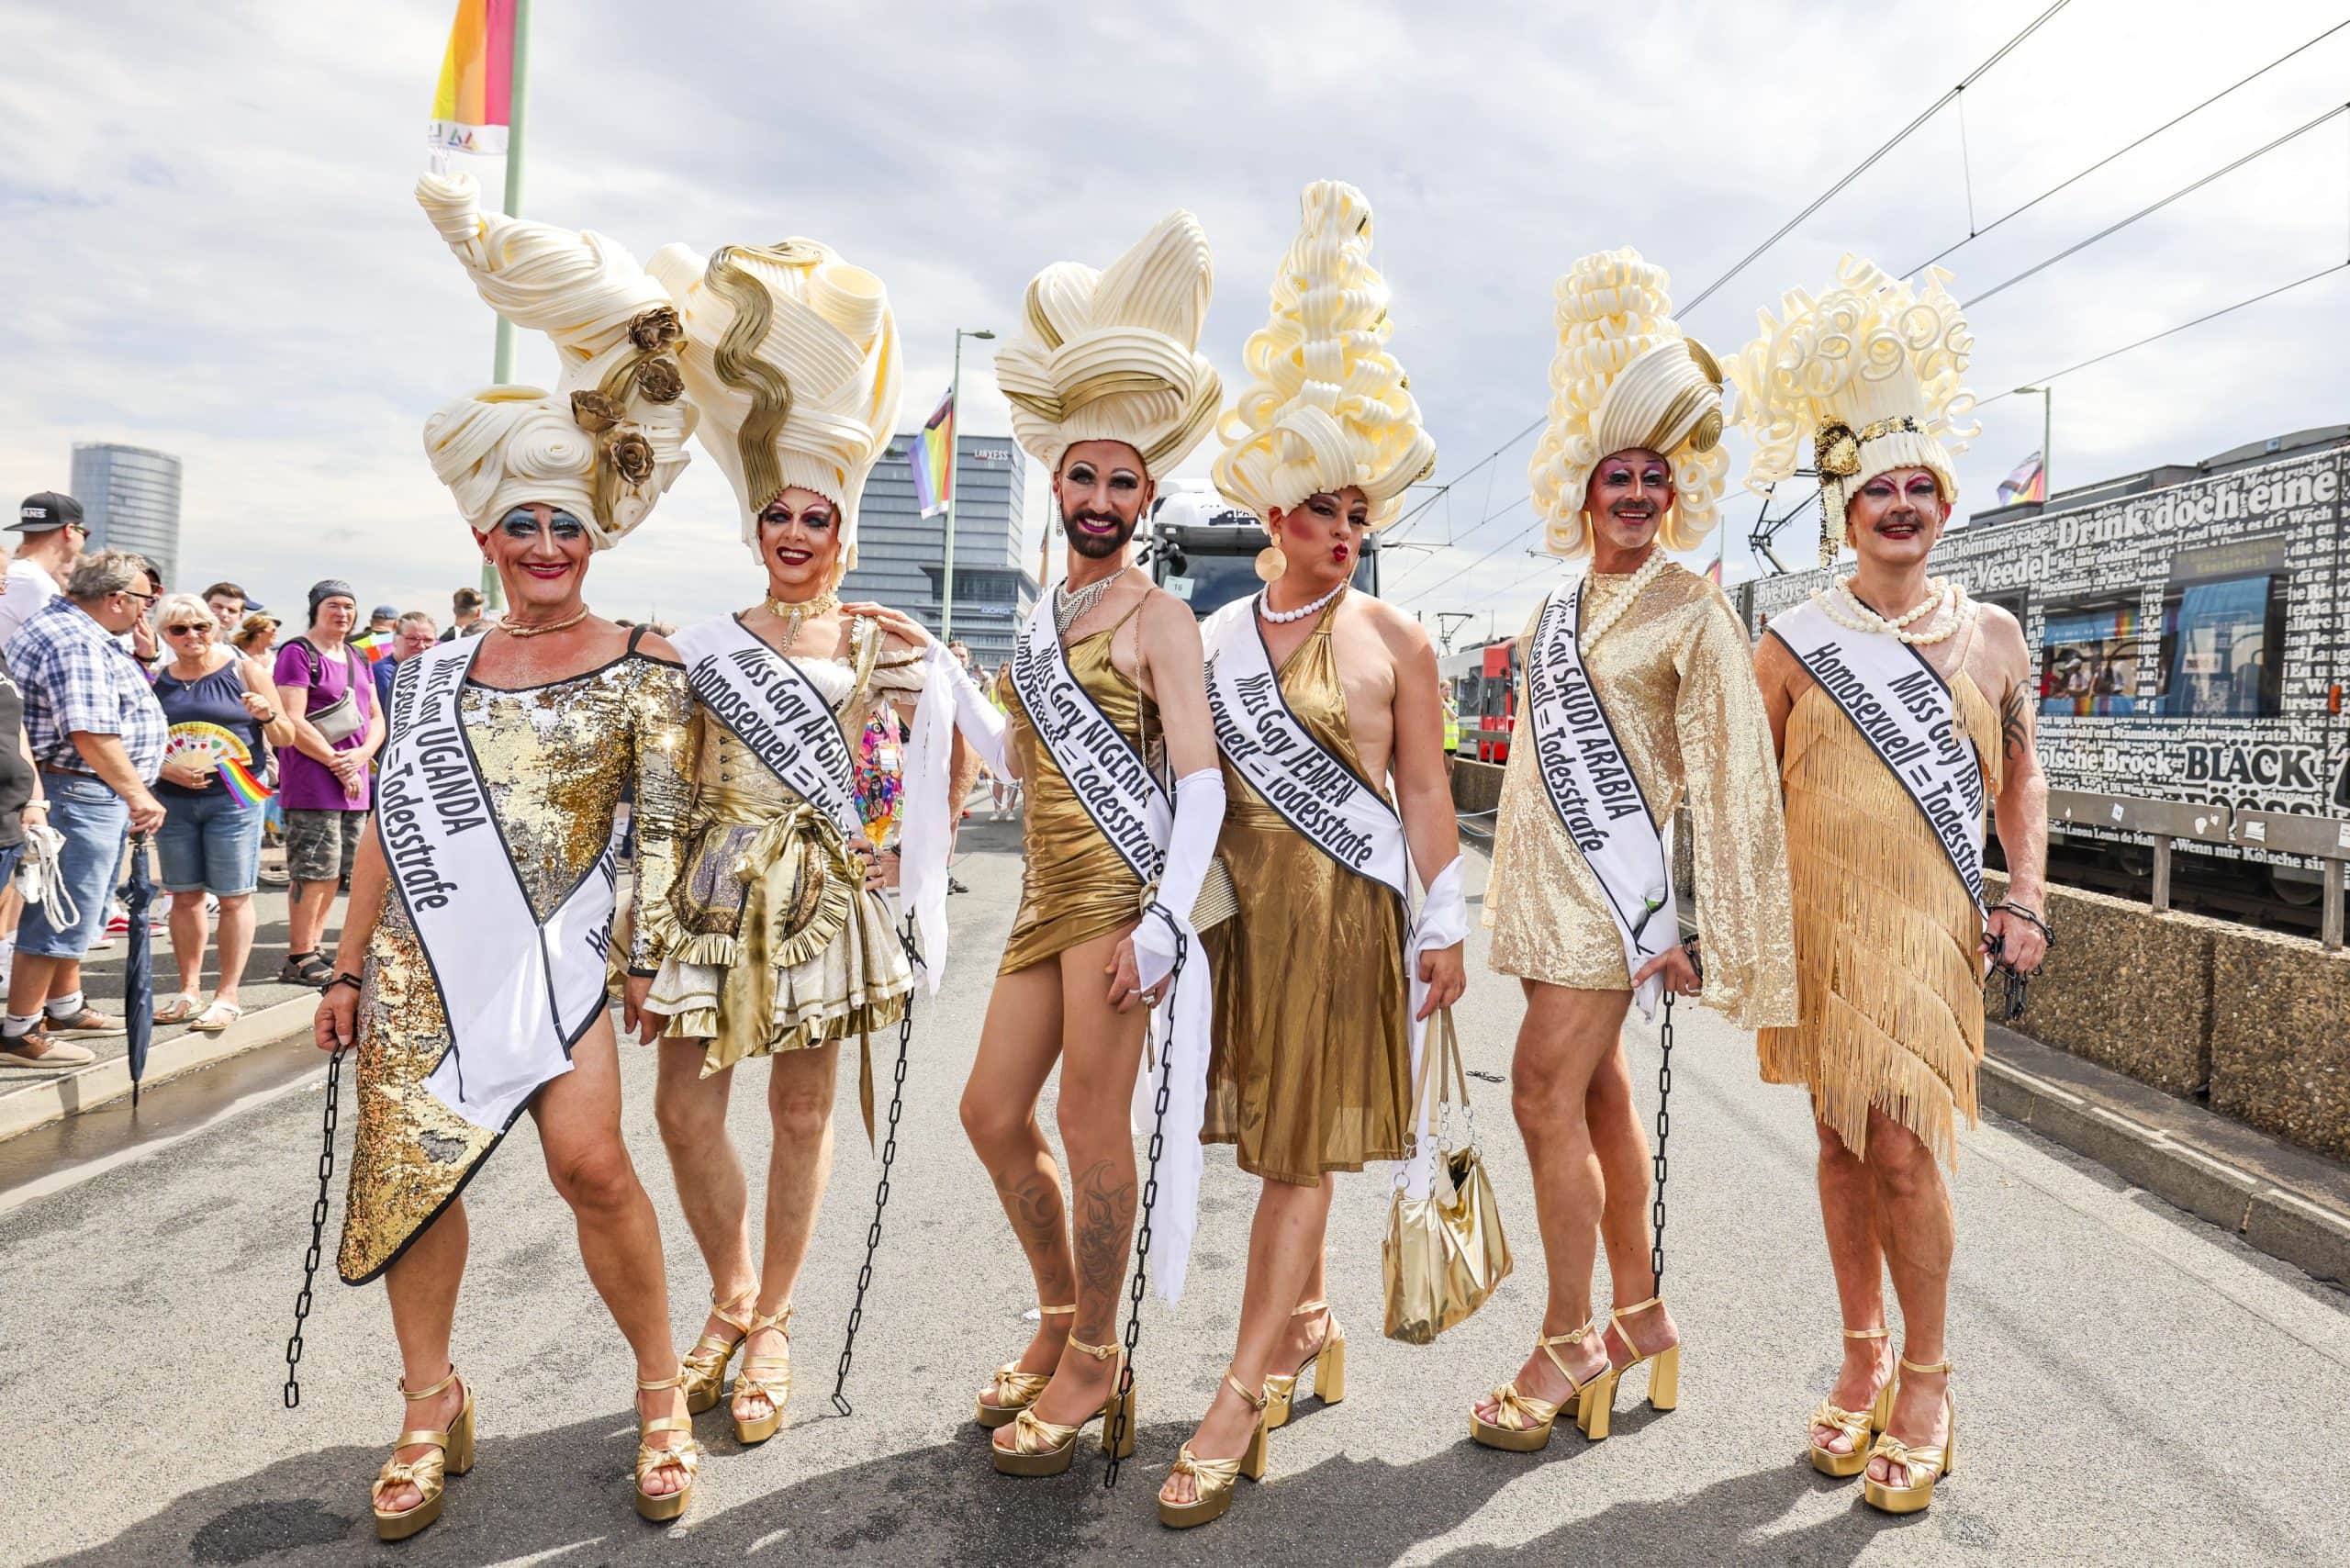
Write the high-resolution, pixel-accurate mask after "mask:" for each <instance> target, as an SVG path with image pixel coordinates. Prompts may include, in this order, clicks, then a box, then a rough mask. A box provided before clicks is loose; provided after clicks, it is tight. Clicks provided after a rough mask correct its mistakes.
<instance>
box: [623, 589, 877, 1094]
mask: <svg viewBox="0 0 2350 1568" xmlns="http://www.w3.org/2000/svg"><path fill="white" fill-rule="evenodd" d="M881 643H882V633H881V631H880V628H879V626H878V623H877V622H872V621H869V620H859V621H856V622H854V623H853V626H852V631H851V635H850V644H851V648H852V653H851V656H850V657H849V658H848V659H847V660H842V659H835V658H813V657H810V658H794V659H793V660H792V661H791V664H792V666H793V667H794V668H795V669H797V670H798V671H799V672H800V674H801V675H803V676H805V677H807V678H808V680H809V682H810V683H811V685H813V686H814V687H815V688H816V689H817V691H818V692H819V693H820V694H822V697H823V700H824V702H825V704H826V705H827V706H828V707H830V708H831V710H832V711H833V713H834V717H835V718H836V719H837V720H838V722H839V724H840V728H841V734H842V735H843V737H844V738H845V740H846V741H847V742H848V744H849V747H850V751H851V754H852V755H854V754H855V753H856V748H857V745H858V743H859V742H860V740H861V739H862V738H863V735H864V733H865V726H866V723H867V721H868V720H869V719H870V718H871V717H872V716H873V715H874V714H875V713H876V712H877V711H879V710H882V709H885V708H886V707H887V706H888V705H889V702H890V697H891V695H892V694H903V695H906V696H912V694H914V693H916V692H918V691H920V689H921V688H922V660H921V656H920V655H918V654H915V653H913V652H912V651H901V652H900V653H896V654H891V655H886V656H885V655H883V654H882V653H881ZM684 767H685V769H686V772H687V775H688V778H690V779H691V781H692V785H693V796H692V801H691V804H690V805H689V806H688V809H687V812H686V817H685V821H684V822H683V823H680V824H679V825H678V826H677V840H678V843H679V846H680V851H679V868H678V873H677V881H676V884H675V886H674V888H673V890H672V891H671V893H670V896H669V898H668V899H667V901H666V902H665V903H664V904H662V905H661V906H660V907H658V908H655V909H650V910H648V912H647V915H646V918H647V920H648V922H649V923H650V924H652V926H653V930H652V933H651V935H650V937H649V941H648V946H649V948H650V950H651V952H652V953H653V955H654V957H655V960H656V961H657V962H658V964H659V966H660V969H659V972H658V973H657V974H656V975H655V978H654V981H653V990H652V993H651V996H650V997H649V999H648V1000H649V1002H650V1004H651V1006H652V1007H653V1009H654V1011H655V1012H657V1013H661V1014H666V1015H667V1017H668V1018H669V1020H670V1024H669V1031H668V1032H669V1033H670V1034H672V1035H677V1036H683V1037H685V1038H687V1039H696V1040H706V1041H708V1042H709V1044H708V1047H707V1048H706V1049H705V1051H704V1053H703V1056H702V1066H701V1070H702V1076H704V1077H705V1078H706V1077H708V1076H709V1075H710V1074H711V1073H713V1072H718V1071H721V1070H724V1069H726V1068H729V1067H732V1066H733V1065H734V1063H736V1062H738V1061H740V1060H742V1059H743V1058H745V1057H755V1056H767V1055H768V1054H770V1053H772V1052H775V1051H793V1050H804V1049H807V1048H809V1047H813V1046H821V1045H825V1044H828V1043H830V1042H832V1041H835V1040H845V1039H852V1038H854V1039H859V1040H863V1039H867V1038H868V1037H869V1036H871V1035H872V1034H873V1032H874V1031H876V1030H879V1029H887V1028H891V1027H894V1026H895V1025H897V1024H898V1022H899V1021H900V1020H901V1018H903V1017H904V1016H905V1011H906V1001H907V998H908V997H910V996H911V995H912V993H913V970H912V966H911V965H910V964H909V963H908V962H907V960H906V953H905V948H904V946H902V945H901V943H900V942H899V940H898V935H897V933H896V931H895V930H894V929H893V928H892V925H891V923H890V906H889V904H888V903H887V902H885V900H884V899H883V897H882V895H881V894H880V893H878V892H873V891H868V890H866V888H865V886H864V881H865V875H864V868H863V867H862V866H861V865H859V864H858V862H857V860H856V857H854V856H852V855H850V854H849V852H848V849H847V847H846V846H845V844H844V843H843V841H842V838H841V834H840V830H839V829H838V827H837V826H836V825H835V824H834V823H833V821H832V820H831V819H830V818H829V817H828V816H826V815H825V814H824V813H823V812H820V811H818V810H817V809H816V808H815V807H813V806H811V805H810V804H809V803H808V802H807V801H803V800H801V799H800V797H799V796H798V795H796V794H794V793H793V792H792V791H791V790H790V789H789V787H788V786H786V785H785V784H784V782H783V780H781V779H780V778H777V777H776V776H775V774H774V773H773V772H772V771H770V770H769V769H768V767H767V765H766V764H765V763H763V762H761V761H760V760H759V759H758V757H757V756H755V754H754V753H753V752H752V751H751V749H750V748H749V747H748V746H746V745H744V744H743V743H742V741H740V740H739V739H737V738H736V737H735V734H734V733H733V731H732V730H730V729H728V728H727V727H726V726H725V725H724V724H723V723H722V722H719V721H718V720H716V719H714V718H712V717H711V714H710V712H709V711H708V710H707V709H705V708H703V707H702V706H701V705H700V704H699V703H696V704H695V705H694V711H693V722H692V726H691V729H690V732H689V740H688V756H687V760H686V762H685V764H684ZM861 1083H862V1086H863V1089H864V1091H865V1092H866V1093H867V1095H868V1096H869V1095H870V1092H871V1088H872V1074H871V1071H870V1066H869V1063H868V1064H867V1070H866V1072H865V1073H864V1076H863V1078H862V1080H861Z"/></svg>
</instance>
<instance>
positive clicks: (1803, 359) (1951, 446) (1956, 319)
mask: <svg viewBox="0 0 2350 1568" xmlns="http://www.w3.org/2000/svg"><path fill="white" fill-rule="evenodd" d="M1950 276H1951V274H1948V273H1946V272H1944V271H1942V269H1941V268H1939V267H1929V268H1928V269H1927V270H1926V271H1925V272H1924V273H1923V274H1920V279H1919V286H1917V287H1915V288H1913V287H1912V286H1910V285H1909V284H1908V283H1907V282H1905V281H1903V280H1902V279H1899V278H1896V277H1892V276H1890V275H1888V274H1886V273H1885V272H1884V271H1883V270H1882V269H1880V268H1879V267H1878V266H1877V265H1876V264H1875V263H1873V262H1869V261H1865V260H1863V259H1862V258H1860V257H1858V256H1850V255H1848V256H1846V257H1845V258H1844V259H1843V261H1842V262H1841V263H1840V264H1839V265H1838V266H1837V269H1836V282H1835V283H1834V285H1833V286H1830V287H1829V288H1828V289H1826V290H1825V291H1823V292H1822V293H1821V294H1819V295H1818V297H1813V296H1812V295H1810V294H1807V293H1806V292H1805V291H1804V290H1802V289H1799V288H1797V289H1790V290H1788V291H1787V293H1786V295H1785V297H1784V298H1783V299H1782V300H1781V301H1780V304H1779V313H1778V314H1777V315H1776V316H1774V315H1773V314H1772V313H1771V312H1770V311H1769V310H1767V309H1765V310H1762V311H1760V312H1758V313H1757V314H1758V315H1759V317H1760V319H1761V324H1762V332H1761V335H1759V336H1758V337H1756V338H1755V339H1754V341H1753V342H1750V343H1748V344H1747V345H1746V347H1745V349H1744V350H1743V351H1742V352H1741V353H1740V354H1739V356H1738V359H1737V361H1736V362H1735V363H1734V364H1731V366H1730V378H1731V380H1732V381H1733V382H1735V383H1736V384H1737V386H1738V393H1739V409H1738V417H1739V422H1740V424H1741V425H1743V426H1744V427H1745V428H1746V430H1747V431H1749V432H1750V433H1751V435H1752V436H1753V438H1754V456H1753V459H1752V461H1751V463H1749V464H1748V465H1747V470H1746V487H1747V488H1748V489H1750V490H1758V491H1762V490H1768V489H1769V488H1770V487H1771V486H1773V485H1774V484H1776V483H1778V482H1779V481H1780V480H1782V479H1785V478H1787V477H1789V476H1792V475H1794V474H1795V473H1796V470H1797V469H1799V468H1801V467H1804V466H1806V464H1805V461H1804V460H1805V458H1806V457H1807V456H1808V457H1809V458H1810V459H1811V461H1810V464H1809V466H1810V467H1811V468H1813V469H1814V470H1815V471H1816V472H1817V473H1818V476H1819V503H1820V510H1821V514H1822V524H1823V526H1822V528H1821V533H1820V559H1821V560H1822V561H1823V562H1826V561H1831V560H1833V559H1834V558H1835V554H1836V551H1837V550H1838V548H1839V547H1841V545H1842V543H1844V532H1845V521H1844V514H1845V509H1846V508H1847V507H1848V506H1850V505H1851V504H1852V497H1853V496H1854V495H1855V494H1857V493H1858V492H1859V490H1860V488H1861V487H1862V486H1863V485H1865V484H1867V483H1868V482H1869V481H1870V480H1871V479H1874V478H1875V477H1876V476H1878V475H1880V474H1886V473H1890V472H1892V471H1893V470H1894V469H1897V468H1925V469H1929V470H1931V472H1932V473H1933V475H1934V477H1935V478H1936V479H1937V480H1938V481H1939V482H1940V484H1941V486H1942V499H1943V501H1944V502H1945V503H1946V504H1954V503H1955V502H1956V501H1957V499H1958V474H1957V470H1956V467H1955V465H1953V461H1952V460H1953V458H1954V457H1955V456H1956V455H1957V454H1959V453H1962V452H1964V451H1965V450H1966V443H1967V441H1968V440H1969V439H1970V438H1972V437H1973V436H1975V435H1976V434H1978V433H1980V431H1981V430H1982V427H1981V426H1980V425H1976V424H1973V423H1965V424H1962V423H1961V422H1960V421H1962V420H1965V419H1966V418H1967V416H1968V415H1969V414H1971V413H1972V412H1973V411H1974V409H1975V394H1974V393H1972V392H1970V391H1968V390H1967V389H1966V388H1965V387H1964V386H1961V385H1960V384H1959V377H1960V376H1962V375H1965V374H1966V366H1967V362H1968V361H1969V360H1970V359H1971V358H1972V357H1973V356H1974V353H1975V335H1974V333H1973V332H1972V331H1970V330H1968V328H1967V325H1966V318H1965V317H1964V315H1962V314H1960V311H1959V307H1958V301H1957V300H1956V299H1955V298H1953V297H1952V295H1951V292H1950V289H1949V283H1950ZM1807 443H1808V447H1809V450H1808V452H1807V451H1806V446H1807Z"/></svg>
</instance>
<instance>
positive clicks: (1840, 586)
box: [1812, 577, 1982, 647]
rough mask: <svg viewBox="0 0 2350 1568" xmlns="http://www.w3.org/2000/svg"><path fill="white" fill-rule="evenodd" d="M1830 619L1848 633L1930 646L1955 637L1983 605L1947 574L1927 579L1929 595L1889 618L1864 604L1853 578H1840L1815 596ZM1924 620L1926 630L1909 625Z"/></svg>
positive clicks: (1913, 645)
mask: <svg viewBox="0 0 2350 1568" xmlns="http://www.w3.org/2000/svg"><path fill="white" fill-rule="evenodd" d="M1812 598H1813V599H1815V600H1817V601H1818V605H1819V608H1820V610H1822V611H1823V612H1825V613H1826V615H1827V617H1828V619H1829V620H1830V621H1833V622H1836V624H1837V625H1839V626H1841V627H1843V628H1844V629H1845V630H1846V631H1847V632H1881V633H1885V634H1886V636H1889V637H1893V638H1897V639H1898V640H1899V641H1901V642H1904V643H1907V644H1909V645H1910V646H1912V647H1929V646H1931V645H1932V644H1936V643H1940V642H1945V641H1947V640H1948V639H1950V638H1951V637H1953V636H1955V635H1956V634H1957V633H1958V632H1959V631H1960V629H1961V628H1963V627H1964V626H1966V625H1967V624H1968V623H1969V622H1972V621H1973V620H1974V619H1975V615H1976V613H1977V612H1978V611H1979V610H1981V608H1982V607H1981V606H1980V605H1978V604H1976V603H1975V600H1973V599H1969V598H1968V597H1967V595H1966V590H1965V589H1964V588H1961V587H1960V586H1959V585H1958V584H1956V583H1953V582H1952V581H1951V580H1950V579H1949V578H1947V577H1929V578H1927V579H1926V598H1925V601H1924V602H1923V603H1921V604H1919V605H1916V606H1914V607H1912V608H1911V609H1910V610H1908V612H1906V613H1905V614H1902V615H1899V616H1896V617H1894V618H1892V619H1887V618H1886V617H1885V616H1882V615H1879V614H1878V613H1877V612H1876V611H1875V610H1871V609H1870V608H1869V607H1868V606H1867V605H1865V604H1863V603H1862V602H1861V601H1860V599H1858V598H1857V597H1856V596H1855V595H1854V594H1853V592H1852V578H1850V577H1840V578H1838V579H1837V581H1836V583H1835V585H1834V586H1833V587H1831V588H1822V589H1821V590H1820V591H1819V592H1818V593H1816V594H1814V595H1812ZM1919 621H1923V622H1925V625H1926V630H1924V631H1922V632H1912V631H1910V630H1909V628H1910V627H1911V626H1912V625H1914V624H1916V623H1917V622H1919Z"/></svg>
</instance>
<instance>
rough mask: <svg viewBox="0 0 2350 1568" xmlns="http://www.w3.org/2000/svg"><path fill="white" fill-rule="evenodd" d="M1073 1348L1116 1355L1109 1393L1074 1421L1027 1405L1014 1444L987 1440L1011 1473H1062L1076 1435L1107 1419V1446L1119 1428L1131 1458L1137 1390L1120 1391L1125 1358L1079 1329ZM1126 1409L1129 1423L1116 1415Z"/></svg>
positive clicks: (1000, 1466)
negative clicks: (1062, 1420)
mask: <svg viewBox="0 0 2350 1568" xmlns="http://www.w3.org/2000/svg"><path fill="white" fill-rule="evenodd" d="M1069 1349H1070V1350H1075V1351H1077V1352H1078V1353H1079V1354H1080V1355H1087V1356H1091V1357H1092V1358H1093V1359H1094V1360H1095V1361H1109V1360H1110V1359H1111V1358H1112V1357H1113V1356H1114V1357H1116V1358H1117V1365H1116V1368H1115V1369H1114V1370H1113V1372H1111V1374H1110V1397H1108V1398H1107V1399H1104V1400H1103V1401H1102V1408H1101V1409H1099V1410H1096V1411H1094V1412H1093V1413H1092V1414H1091V1416H1088V1417H1085V1418H1084V1419H1083V1420H1080V1421H1079V1422H1078V1423H1077V1425H1076V1426H1074V1427H1064V1426H1061V1425H1060V1424H1059V1423H1058V1422H1055V1421H1047V1420H1045V1419H1043V1418H1042V1417H1039V1416H1038V1415H1037V1414H1036V1412H1035V1409H1034V1408H1027V1409H1023V1410H1022V1411H1021V1412H1020V1413H1019V1414H1018V1415H1017V1416H1014V1417H1013V1419H1012V1447H1011V1448H1009V1449H1006V1448H1002V1447H1000V1446H999V1445H998V1444H997V1443H995V1442H994V1441H993V1440H992V1439H990V1441H989V1443H988V1457H989V1458H990V1459H991V1460H993V1461H994V1462H995V1467H996V1469H997V1470H999V1471H1001V1472H1002V1473H1004V1474H1006V1475H1058V1474H1060V1473H1062V1472H1063V1471H1065V1470H1067V1469H1068V1468H1069V1465H1070V1463H1071V1462H1073V1461H1074V1460H1075V1459H1076V1458H1077V1439H1078V1437H1079V1434H1080V1433H1082V1432H1083V1431H1084V1430H1085V1428H1086V1427H1087V1425H1088V1424H1089V1423H1091V1422H1093V1421H1100V1422H1101V1423H1102V1451H1103V1452H1104V1453H1106V1452H1108V1451H1109V1449H1110V1434H1111V1433H1112V1432H1113V1430H1114V1431H1116V1432H1118V1434H1119V1438H1118V1457H1119V1458H1120V1459H1127V1458H1130V1457H1132V1456H1133V1454H1134V1451H1135V1391H1134V1390H1133V1389H1131V1388H1129V1389H1127V1390H1126V1392H1125V1394H1123V1395H1121V1394H1119V1393H1118V1384H1120V1383H1124V1382H1125V1376H1126V1358H1125V1353H1124V1352H1122V1351H1121V1350H1119V1349H1118V1348H1117V1347H1116V1346H1114V1345H1089V1344H1087V1343H1086V1342H1085V1341H1084V1340H1082V1339H1080V1338H1078V1337H1077V1336H1076V1335H1074V1334H1072V1335H1070V1336H1069ZM1122 1411H1123V1413H1124V1414H1125V1425H1124V1426H1120V1425H1119V1424H1118V1422H1117V1421H1116V1420H1115V1419H1113V1417H1116V1416H1117V1415H1118V1414H1120V1413H1121V1412H1122Z"/></svg>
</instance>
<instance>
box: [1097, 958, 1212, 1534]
mask: <svg viewBox="0 0 2350 1568" xmlns="http://www.w3.org/2000/svg"><path fill="white" fill-rule="evenodd" d="M1188 946H1190V939H1189V938H1188V937H1186V936H1185V935H1183V933H1182V932H1181V931H1180V930H1179V931H1177V932H1176V933H1175V968H1174V969H1173V970H1172V971H1171V973H1173V975H1174V976H1175V977H1176V980H1175V983H1176V984H1177V985H1181V983H1182V974H1183V958H1184V953H1185V950H1186V949H1187V948H1188ZM1164 1001H1165V1002H1166V1004H1167V1006H1168V1008H1169V1014H1170V1016H1171V1015H1172V1010H1173V1007H1174V988H1173V987H1172V986H1170V987H1169V988H1168V994H1167V996H1166V998H1165V999H1164ZM1145 1037H1146V1038H1147V1037H1148V1036H1145ZM1172 1045H1173V1042H1172V1041H1169V1042H1167V1046H1166V1047H1163V1048H1161V1049H1160V1051H1159V1053H1158V1095H1157V1096H1156V1097H1155V1099H1154V1100H1153V1102H1152V1104H1151V1118H1150V1163H1149V1165H1148V1167H1147V1169H1146V1170H1145V1171H1144V1174H1143V1182H1142V1212H1141V1213H1140V1214H1139V1215H1136V1223H1135V1268H1134V1278H1133V1279H1132V1280H1131V1281H1129V1282H1127V1286H1126V1338H1125V1352H1126V1353H1125V1355H1124V1356H1122V1357H1120V1358H1119V1364H1118V1397H1117V1400H1116V1401H1115V1403H1114V1404H1113V1405H1112V1406H1111V1409H1110V1418H1109V1420H1107V1421H1106V1422H1104V1423H1103V1425H1104V1426H1105V1427H1106V1428H1108V1431H1107V1432H1106V1433H1105V1434H1104V1436H1103V1439H1102V1440H1103V1441H1104V1442H1105V1443H1107V1444H1108V1445H1109V1450H1110V1465H1109V1469H1108V1472H1107V1473H1105V1474H1103V1476H1102V1486H1103V1487H1104V1488H1105V1489H1106V1488H1109V1487H1113V1486H1115V1485H1116V1484H1118V1465H1119V1464H1120V1460H1119V1458H1118V1450H1120V1449H1121V1448H1123V1447H1125V1436H1126V1398H1127V1395H1129V1394H1132V1393H1133V1392H1134V1387H1135V1347H1136V1345H1137V1344H1139V1343H1140V1342H1141V1340H1142V1298H1143V1296H1144V1294H1146V1293H1147V1291H1148V1290H1149V1288H1150V1282H1149V1278H1148V1274H1149V1268H1150V1211H1151V1207H1152V1205H1153V1204H1157V1203H1158V1156H1159V1152H1160V1151H1161V1150H1162V1149H1164V1148H1166V1147H1167V1099H1168V1094H1169V1091H1170V1090H1172V1089H1173V1087H1174V1083H1175V1052H1174V1050H1173V1049H1172V1048H1171V1047H1172Z"/></svg>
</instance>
